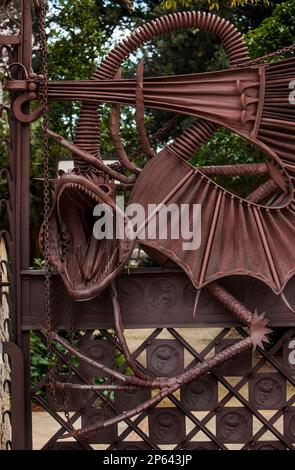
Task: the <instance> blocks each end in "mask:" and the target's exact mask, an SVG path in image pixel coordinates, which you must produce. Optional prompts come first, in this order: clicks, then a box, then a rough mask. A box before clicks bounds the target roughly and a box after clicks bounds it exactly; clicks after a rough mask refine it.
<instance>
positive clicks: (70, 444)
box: [46, 441, 85, 451]
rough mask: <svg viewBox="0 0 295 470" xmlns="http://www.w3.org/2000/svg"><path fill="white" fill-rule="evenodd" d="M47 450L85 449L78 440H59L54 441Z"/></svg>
mask: <svg viewBox="0 0 295 470" xmlns="http://www.w3.org/2000/svg"><path fill="white" fill-rule="evenodd" d="M46 450H72V451H73V450H85V447H83V446H82V445H81V444H80V443H79V442H77V441H63V442H62V441H59V442H53V443H51V444H49V446H48V447H46Z"/></svg>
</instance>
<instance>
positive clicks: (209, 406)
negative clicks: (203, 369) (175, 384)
mask: <svg viewBox="0 0 295 470" xmlns="http://www.w3.org/2000/svg"><path fill="white" fill-rule="evenodd" d="M180 401H181V403H183V405H184V406H185V407H186V408H188V409H189V410H192V411H207V410H208V411H209V410H213V409H214V408H215V407H216V406H217V403H218V381H217V379H216V378H215V377H213V376H212V375H210V374H205V375H203V376H202V377H200V378H199V379H197V380H194V381H193V382H190V383H188V384H186V385H184V386H183V387H181V389H180Z"/></svg>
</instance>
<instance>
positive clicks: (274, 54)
mask: <svg viewBox="0 0 295 470" xmlns="http://www.w3.org/2000/svg"><path fill="white" fill-rule="evenodd" d="M294 51H295V44H291V45H290V46H286V47H283V48H282V49H278V50H277V51H274V52H270V53H269V54H266V55H263V56H261V57H256V58H255V59H251V60H247V61H246V62H244V63H243V64H242V65H245V66H247V67H248V66H251V65H257V64H260V62H264V61H265V60H269V59H272V58H274V57H278V56H281V55H285V54H287V53H288V52H294ZM239 67H241V64H235V65H233V66H232V67H231V68H239Z"/></svg>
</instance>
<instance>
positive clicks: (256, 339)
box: [250, 310, 272, 349]
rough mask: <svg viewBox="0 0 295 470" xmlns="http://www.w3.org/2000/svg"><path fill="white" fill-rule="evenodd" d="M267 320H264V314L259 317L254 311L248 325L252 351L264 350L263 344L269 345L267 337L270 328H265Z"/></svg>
mask: <svg viewBox="0 0 295 470" xmlns="http://www.w3.org/2000/svg"><path fill="white" fill-rule="evenodd" d="M268 323H269V320H268V319H267V318H265V313H261V314H260V315H259V314H258V313H257V311H256V310H255V312H254V315H253V319H252V321H251V324H250V336H251V340H252V344H253V349H256V348H257V347H260V348H262V349H264V344H263V343H269V338H268V335H269V334H270V333H271V332H272V330H271V329H270V328H267V327H266V325H268Z"/></svg>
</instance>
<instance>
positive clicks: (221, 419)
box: [216, 407, 253, 444]
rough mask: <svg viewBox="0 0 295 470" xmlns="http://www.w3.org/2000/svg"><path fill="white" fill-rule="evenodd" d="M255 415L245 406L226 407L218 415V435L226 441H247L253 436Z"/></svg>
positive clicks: (236, 442)
mask: <svg viewBox="0 0 295 470" xmlns="http://www.w3.org/2000/svg"><path fill="white" fill-rule="evenodd" d="M252 429H253V416H252V414H251V413H250V412H249V411H248V410H247V409H245V408H238V407H232V408H224V409H223V410H222V411H220V412H219V413H217V415H216V435H217V438H218V440H219V441H222V442H224V443H232V444H239V443H246V442H248V441H249V440H250V439H251V437H252Z"/></svg>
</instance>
